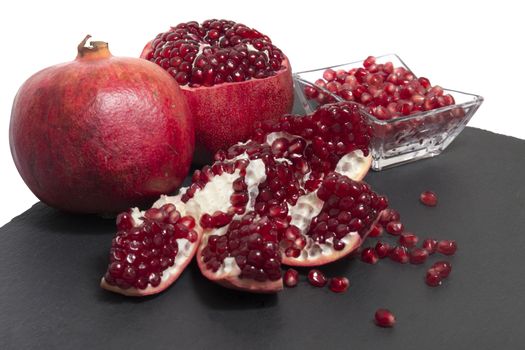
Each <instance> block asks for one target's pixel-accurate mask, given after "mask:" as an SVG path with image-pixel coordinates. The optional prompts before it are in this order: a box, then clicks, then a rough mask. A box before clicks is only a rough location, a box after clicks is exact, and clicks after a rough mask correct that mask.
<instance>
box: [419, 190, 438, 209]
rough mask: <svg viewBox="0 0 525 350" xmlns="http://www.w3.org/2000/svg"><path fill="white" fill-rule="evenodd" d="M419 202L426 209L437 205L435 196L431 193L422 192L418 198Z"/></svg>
mask: <svg viewBox="0 0 525 350" xmlns="http://www.w3.org/2000/svg"><path fill="white" fill-rule="evenodd" d="M419 200H420V201H421V203H423V204H424V205H426V206H427V207H435V206H436V204H437V196H436V194H435V193H434V192H432V191H425V192H422V193H421V195H420V196H419Z"/></svg>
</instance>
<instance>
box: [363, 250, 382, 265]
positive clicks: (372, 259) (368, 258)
mask: <svg viewBox="0 0 525 350" xmlns="http://www.w3.org/2000/svg"><path fill="white" fill-rule="evenodd" d="M361 261H363V262H365V263H367V264H377V262H378V261H379V257H378V255H377V252H376V250H375V249H373V248H365V249H363V251H362V252H361Z"/></svg>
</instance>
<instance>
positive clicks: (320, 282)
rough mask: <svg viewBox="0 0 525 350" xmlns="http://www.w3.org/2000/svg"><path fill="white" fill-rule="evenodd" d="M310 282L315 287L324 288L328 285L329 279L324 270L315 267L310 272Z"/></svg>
mask: <svg viewBox="0 0 525 350" xmlns="http://www.w3.org/2000/svg"><path fill="white" fill-rule="evenodd" d="M308 282H310V284H311V285H312V286H314V287H318V288H322V287H324V286H325V285H326V283H327V282H328V279H327V278H326V276H325V275H324V273H323V272H322V271H319V270H317V269H313V270H310V272H308Z"/></svg>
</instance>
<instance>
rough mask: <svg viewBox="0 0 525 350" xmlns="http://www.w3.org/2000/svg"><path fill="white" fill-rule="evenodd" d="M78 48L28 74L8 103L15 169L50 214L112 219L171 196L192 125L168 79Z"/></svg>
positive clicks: (143, 66)
mask: <svg viewBox="0 0 525 350" xmlns="http://www.w3.org/2000/svg"><path fill="white" fill-rule="evenodd" d="M84 49H86V50H84V51H81V48H80V46H79V55H78V56H77V59H76V60H74V61H72V62H68V63H63V64H59V65H56V66H52V67H49V68H46V69H44V70H42V71H40V72H38V73H36V74H35V75H33V76H32V77H30V78H29V79H28V80H27V81H26V82H25V83H24V84H23V85H22V87H21V88H20V90H19V91H18V94H17V95H16V97H15V100H14V104H13V108H12V114H11V124H10V130H9V137H10V146H11V152H12V155H13V159H14V162H15V164H16V167H17V168H18V171H19V172H20V175H21V176H22V178H23V180H24V181H25V182H26V184H27V185H28V187H29V188H30V189H31V190H32V191H33V193H34V194H35V195H36V196H37V197H38V198H39V199H40V200H42V201H43V202H45V203H47V204H48V205H50V206H52V207H56V208H59V209H62V210H66V211H70V212H79V213H115V212H118V211H122V210H125V209H127V208H129V207H131V206H145V205H148V204H150V203H151V202H152V201H153V200H155V199H156V198H157V197H158V196H159V195H160V194H163V193H170V192H172V191H174V190H175V189H176V188H177V187H178V186H179V185H180V184H181V183H182V181H183V179H184V177H185V176H186V175H187V173H188V170H189V166H190V163H191V159H192V155H193V150H194V128H193V120H192V118H191V115H190V113H189V110H188V106H187V104H186V102H185V99H184V96H183V95H182V94H181V93H180V89H179V87H178V85H177V84H176V82H175V81H174V80H173V79H172V78H171V77H170V76H169V74H167V73H166V72H165V71H164V70H163V69H161V68H160V67H158V66H157V65H155V64H153V63H150V62H147V61H145V60H141V59H136V58H118V57H113V56H111V54H110V53H109V50H107V45H106V49H105V50H93V49H91V50H89V48H84Z"/></svg>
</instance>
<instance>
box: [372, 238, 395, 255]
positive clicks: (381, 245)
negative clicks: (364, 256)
mask: <svg viewBox="0 0 525 350" xmlns="http://www.w3.org/2000/svg"><path fill="white" fill-rule="evenodd" d="M391 249H392V248H391V247H390V244H388V243H385V242H381V241H379V242H377V243H376V246H375V250H376V253H377V257H378V258H379V259H383V258H385V257H387V256H388V254H389V253H390V250H391Z"/></svg>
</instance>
